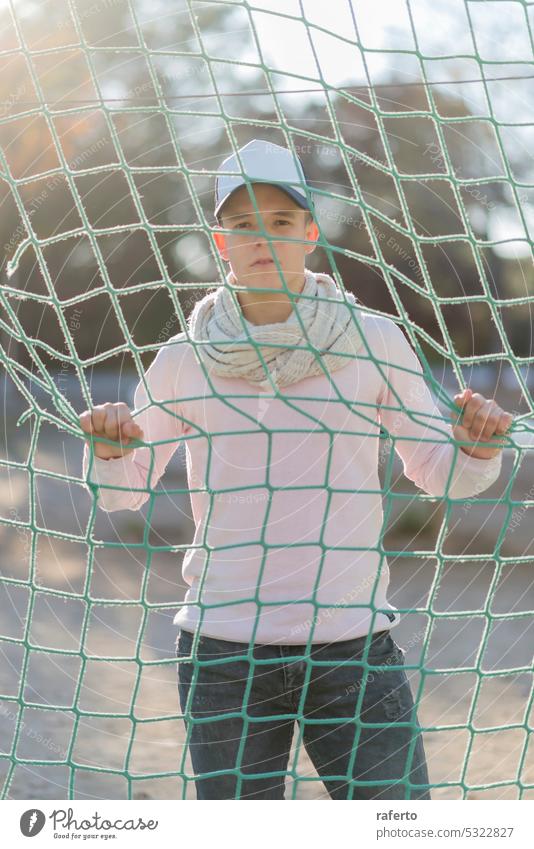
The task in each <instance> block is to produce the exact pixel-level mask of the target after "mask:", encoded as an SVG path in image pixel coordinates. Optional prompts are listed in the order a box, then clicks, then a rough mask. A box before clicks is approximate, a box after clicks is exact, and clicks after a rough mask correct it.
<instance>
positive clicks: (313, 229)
mask: <svg viewBox="0 0 534 849" xmlns="http://www.w3.org/2000/svg"><path fill="white" fill-rule="evenodd" d="M318 238H319V228H318V226H317V224H316V223H315V221H310V223H309V224H308V226H307V228H306V239H307V240H308V241H309V242H316V241H317V239H318ZM315 248H316V245H306V253H307V254H311V253H312V251H314V250H315Z"/></svg>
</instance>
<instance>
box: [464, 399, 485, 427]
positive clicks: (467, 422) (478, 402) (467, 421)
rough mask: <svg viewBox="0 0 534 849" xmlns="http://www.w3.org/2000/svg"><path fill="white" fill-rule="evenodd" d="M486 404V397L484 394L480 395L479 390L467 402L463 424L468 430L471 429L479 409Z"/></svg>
mask: <svg viewBox="0 0 534 849" xmlns="http://www.w3.org/2000/svg"><path fill="white" fill-rule="evenodd" d="M485 404H486V399H485V398H484V396H483V395H480V394H479V393H478V392H475V393H474V394H473V395H472V396H471V398H470V399H469V401H468V402H467V404H466V406H465V408H464V414H463V418H462V424H463V426H464V427H466V428H467V429H468V430H471V427H472V425H473V422H474V420H475V416H477V415H478V412H479V410H481V409H482V407H484V406H485Z"/></svg>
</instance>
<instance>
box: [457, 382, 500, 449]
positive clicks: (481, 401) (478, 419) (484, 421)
mask: <svg viewBox="0 0 534 849" xmlns="http://www.w3.org/2000/svg"><path fill="white" fill-rule="evenodd" d="M454 402H455V404H456V405H457V406H458V407H462V408H463V413H461V414H460V415H461V419H460V421H461V424H455V423H454V422H455V421H456V420H457V419H458V415H459V414H458V413H457V412H455V411H454V410H451V419H453V423H452V432H453V434H454V437H455V439H459V440H461V441H462V442H475V443H476V445H473V446H470V445H461V446H460V448H461V449H462V451H465V453H466V454H469V455H470V456H471V457H478V459H479V460H490V459H491V458H492V457H495V456H496V455H497V454H498V453H499V451H502V449H503V445H504V439H503V434H505V433H506V431H507V430H508V429H509V427H510V425H511V424H512V422H513V418H514V417H513V416H512V414H511V413H506V412H505V411H504V410H503V409H501V407H499V405H498V404H496V403H495V401H492V400H488V399H486V398H484V396H483V395H481V394H480V393H479V392H473V390H472V389H464V390H463V392H459V393H458V394H457V395H455V396H454ZM483 442H491V443H494V444H495V443H499V444H498V445H496V446H495V445H494V447H492V448H485V447H484V446H483V445H482V444H481V443H483Z"/></svg>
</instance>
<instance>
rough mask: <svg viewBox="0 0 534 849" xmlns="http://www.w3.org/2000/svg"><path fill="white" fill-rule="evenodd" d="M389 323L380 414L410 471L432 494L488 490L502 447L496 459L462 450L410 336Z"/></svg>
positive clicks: (496, 472)
mask: <svg viewBox="0 0 534 849" xmlns="http://www.w3.org/2000/svg"><path fill="white" fill-rule="evenodd" d="M385 321H387V324H388V328H387V332H386V333H385V334H384V336H385V338H386V340H387V342H386V345H385V346H384V347H385V348H386V354H385V360H386V362H385V364H384V365H383V369H384V374H385V375H386V377H387V384H385V387H384V389H383V392H382V395H381V398H380V399H379V403H380V405H381V406H380V414H379V416H380V422H381V424H383V426H384V428H385V429H386V430H387V431H388V433H389V434H390V436H391V438H392V439H393V440H394V447H395V451H396V452H397V454H398V455H399V457H400V458H401V460H402V463H403V466H404V474H405V475H406V477H407V478H409V479H410V480H411V481H413V482H414V483H415V485H416V486H418V487H419V488H420V489H422V490H424V491H425V492H426V493H428V494H429V495H434V496H438V497H444V496H450V497H451V498H467V497H469V496H472V495H478V494H479V493H481V492H484V490H485V489H487V488H488V487H489V486H491V484H492V483H494V481H496V480H497V478H498V477H499V474H500V472H501V466H502V451H500V452H499V453H498V454H497V455H496V456H495V457H492V458H491V459H490V460H482V459H479V458H477V457H470V456H469V455H468V454H466V453H465V451H462V449H461V447H460V445H458V444H457V443H456V441H455V439H454V435H453V432H452V425H451V423H450V421H448V411H447V413H446V414H442V413H441V412H440V410H439V409H438V407H437V406H436V404H435V402H434V400H433V398H432V395H431V394H430V391H429V389H428V387H427V384H426V382H425V379H424V374H423V369H422V367H421V363H420V361H419V359H418V357H417V356H416V354H415V353H414V351H413V350H412V348H411V346H410V344H409V343H408V340H407V339H406V337H405V336H404V334H403V332H402V331H401V329H400V328H399V327H397V325H396V324H395V323H394V322H393V321H391V320H390V319H385ZM384 336H383V337H382V338H384ZM388 408H389V409H388ZM444 419H445V420H444ZM422 440H428V441H422ZM451 470H452V471H451ZM449 477H450V480H449ZM447 484H448V485H447Z"/></svg>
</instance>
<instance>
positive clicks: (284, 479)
mask: <svg viewBox="0 0 534 849" xmlns="http://www.w3.org/2000/svg"><path fill="white" fill-rule="evenodd" d="M360 315H361V320H362V321H363V322H364V324H363V327H364V329H365V337H366V340H367V343H368V345H369V349H370V353H371V354H372V355H373V356H374V358H375V361H373V358H372V356H369V354H368V353H367V351H366V350H365V348H364V349H362V350H361V351H360V353H359V356H358V358H356V359H354V360H350V361H349V362H348V365H347V366H345V367H344V368H341V369H338V370H337V371H335V372H333V373H332V374H331V375H330V377H329V378H328V377H326V376H325V375H321V376H314V377H309V378H305V379H304V380H301V381H299V382H297V383H294V384H292V385H291V386H289V387H286V388H285V389H282V390H280V397H279V398H278V397H274V393H273V392H272V391H271V390H269V391H268V392H261V391H258V390H257V389H255V388H254V387H253V386H252V385H251V384H249V383H247V382H246V381H245V380H243V379H241V378H220V377H217V376H212V377H211V378H210V379H208V377H207V376H206V375H205V373H204V369H203V368H202V366H201V365H200V364H199V362H198V361H197V356H196V354H195V351H194V348H193V345H192V344H191V343H190V342H188V340H187V337H186V334H185V333H179V334H177V335H176V336H173V337H171V338H170V339H169V340H168V341H167V342H166V343H165V344H163V345H162V347H161V348H160V349H159V350H158V353H157V356H156V357H155V359H154V361H153V362H152V364H151V365H150V367H149V368H148V370H147V372H146V374H145V376H144V377H145V380H146V384H147V387H148V390H149V393H150V399H151V400H150V401H149V396H147V392H146V390H145V387H144V385H143V381H141V382H140V383H139V384H138V385H137V388H136V391H135V399H134V404H135V411H137V410H140V412H139V413H138V414H137V413H136V412H134V415H135V420H136V422H137V423H138V424H139V426H140V427H141V428H142V429H143V432H144V440H145V441H146V442H147V443H156V442H160V443H161V444H159V445H152V444H151V445H150V446H149V447H146V448H145V447H143V448H138V449H137V450H136V451H135V452H131V453H129V454H128V455H126V457H122V458H117V459H112V460H101V459H99V458H97V457H94V458H93V463H92V468H91V470H90V474H89V458H90V451H89V446H88V443H86V444H85V449H84V456H83V475H84V478H85V479H86V480H88V481H89V482H92V483H94V484H97V485H98V486H101V485H104V488H99V489H97V490H96V491H97V493H98V506H99V507H100V508H101V509H102V510H105V511H107V512H111V511H115V510H138V509H139V508H140V507H141V505H142V504H144V503H145V502H146V501H147V499H148V498H149V497H151V498H156V497H157V495H156V494H155V493H154V490H155V488H156V485H157V483H158V481H159V479H160V478H161V476H162V474H163V472H164V471H165V468H166V466H167V464H168V462H169V460H170V458H171V457H172V455H173V453H174V452H175V450H176V448H177V447H178V444H179V442H180V440H182V439H183V440H184V441H185V448H186V459H187V478H188V486H189V491H190V498H191V506H192V512H193V518H194V522H195V528H196V530H195V535H194V539H193V541H192V544H191V546H190V547H189V548H188V550H187V552H186V554H185V556H184V559H183V564H182V573H183V577H184V580H185V582H186V583H187V584H188V585H189V589H188V591H187V593H186V596H185V599H184V603H183V606H182V607H181V608H180V610H179V611H178V613H177V614H176V616H175V619H174V622H175V623H176V624H177V625H178V626H180V627H183V628H184V629H186V630H189V631H194V630H195V629H196V628H197V625H198V628H199V631H200V633H201V634H204V635H207V636H212V637H219V638H221V639H226V640H237V641H239V642H250V641H253V642H256V643H286V644H302V643H306V642H307V641H308V638H309V637H310V634H311V642H314V643H315V642H318V643H321V642H323V643H324V642H333V641H338V640H349V639H352V638H354V637H360V636H363V635H365V634H367V633H368V632H369V631H370V630H371V631H373V632H374V631H380V630H383V629H385V628H390V627H392V626H394V625H396V624H397V623H398V621H399V618H400V617H399V614H398V612H397V611H396V609H395V608H394V607H392V605H390V604H389V603H388V601H387V597H386V595H387V588H388V582H389V569H388V563H387V558H386V557H385V556H384V555H383V554H381V553H380V540H381V531H382V522H383V509H382V497H383V495H385V496H386V497H387V490H388V486H389V483H388V481H387V480H386V484H385V488H386V492H385V493H382V491H381V488H380V482H379V477H378V459H379V443H380V440H379V434H380V425H382V426H383V428H384V429H385V430H386V431H387V432H388V433H389V435H390V437H391V438H392V440H393V445H394V448H395V450H396V451H397V453H398V455H399V456H400V458H401V459H402V462H403V466H404V474H405V475H406V477H408V478H409V479H410V480H412V481H413V482H414V483H415V484H416V485H417V486H418V487H419V488H421V489H422V490H424V492H426V493H428V494H430V495H432V496H437V497H443V496H448V497H450V498H467V497H470V496H473V495H477V494H479V493H481V492H483V491H484V490H485V489H487V488H488V487H489V486H490V485H491V484H492V483H493V482H494V481H495V480H496V479H497V478H498V476H499V474H500V470H501V463H502V452H499V454H498V455H497V456H496V457H494V458H493V459H491V460H480V459H476V458H474V457H469V456H468V455H467V454H466V453H465V452H464V451H462V450H461V448H460V446H459V445H457V444H455V443H454V442H453V441H452V440H451V436H452V431H451V426H450V423H449V420H448V412H447V411H446V412H445V413H443V414H442V413H441V412H440V410H439V409H438V408H437V406H436V404H435V403H434V400H433V398H432V396H431V394H430V392H429V390H428V388H427V386H426V383H425V382H424V379H423V377H422V369H421V365H420V363H419V360H418V358H417V357H416V355H415V354H414V352H413V350H412V348H411V346H410V345H409V343H408V341H407V339H406V337H405V336H404V334H403V332H402V331H401V330H400V328H399V327H397V325H396V324H395V323H394V322H393V321H392V320H390V319H388V318H385V317H379V316H374V315H372V314H370V313H365V312H363V311H362V312H361V313H360ZM405 369H408V371H406V370H405ZM152 456H153V461H152V460H151V457H152ZM151 463H152V465H153V468H152V474H151V483H150V485H149V484H148V483H147V481H148V475H149V470H150V466H151ZM449 477H450V481H449ZM107 487H110V488H107ZM115 487H120V488H115ZM375 585H376V586H375ZM317 605H324V606H317ZM332 605H341V606H336V607H332ZM375 611H378V612H375ZM380 611H381V612H380Z"/></svg>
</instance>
